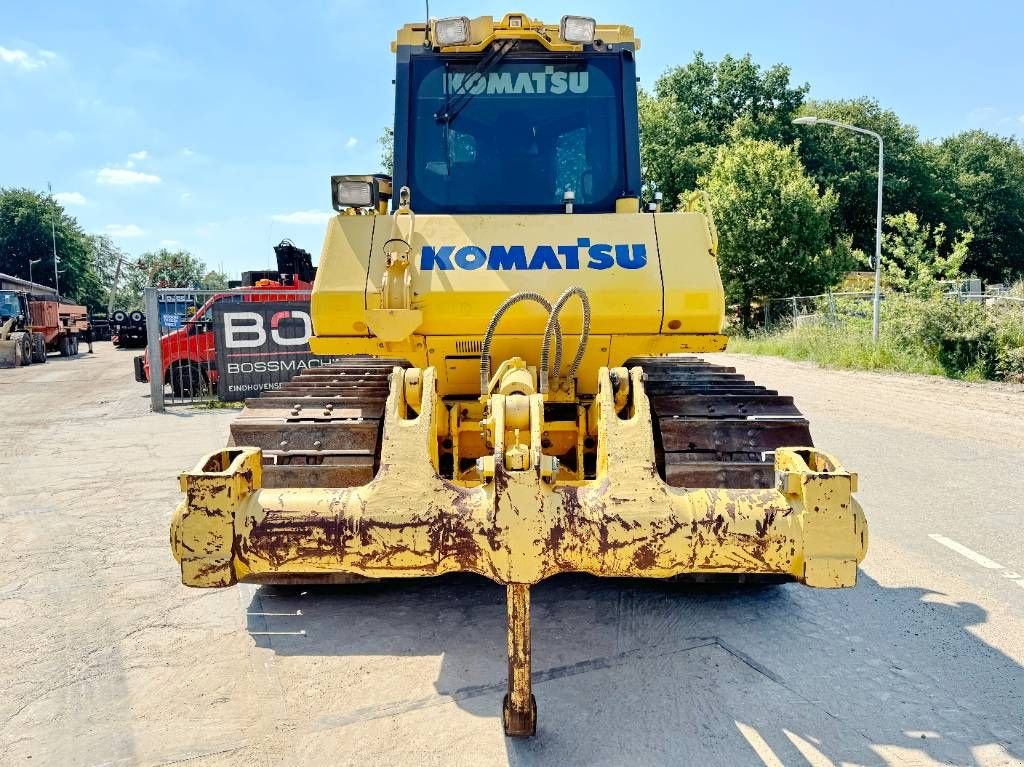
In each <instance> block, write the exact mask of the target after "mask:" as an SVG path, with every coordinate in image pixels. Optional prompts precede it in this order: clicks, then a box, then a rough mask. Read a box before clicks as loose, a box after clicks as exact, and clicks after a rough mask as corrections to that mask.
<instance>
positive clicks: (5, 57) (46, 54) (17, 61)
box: [0, 46, 57, 72]
mask: <svg viewBox="0 0 1024 767" xmlns="http://www.w3.org/2000/svg"><path fill="white" fill-rule="evenodd" d="M56 58H57V54H56V53H54V52H53V51H42V50H40V51H36V53H35V54H34V55H33V54H31V53H29V52H28V51H23V50H19V49H17V48H4V47H3V46H0V62H3V63H4V64H10V65H11V66H14V67H18V68H19V69H24V70H25V71H26V72H31V71H32V70H34V69H42V68H43V67H45V66H46V65H47V63H49V62H51V61H53V60H54V59H56Z"/></svg>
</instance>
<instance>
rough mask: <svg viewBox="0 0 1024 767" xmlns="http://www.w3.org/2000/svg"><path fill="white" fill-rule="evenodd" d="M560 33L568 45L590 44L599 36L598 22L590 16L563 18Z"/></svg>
mask: <svg viewBox="0 0 1024 767" xmlns="http://www.w3.org/2000/svg"><path fill="white" fill-rule="evenodd" d="M560 31H561V35H562V39H563V40H564V41H565V42H567V43H581V44H589V43H592V42H594V36H595V35H596V34H597V22H596V21H595V20H594V19H591V18H590V17H588V16H563V17H562V24H561V27H560Z"/></svg>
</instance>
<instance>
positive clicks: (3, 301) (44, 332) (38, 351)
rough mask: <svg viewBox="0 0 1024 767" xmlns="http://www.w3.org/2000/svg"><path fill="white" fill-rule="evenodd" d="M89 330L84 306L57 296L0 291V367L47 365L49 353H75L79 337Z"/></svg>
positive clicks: (70, 354)
mask: <svg viewBox="0 0 1024 767" xmlns="http://www.w3.org/2000/svg"><path fill="white" fill-rule="evenodd" d="M88 327H89V312H88V310H87V309H86V308H85V307H84V306H79V305H77V304H70V303H65V302H64V301H63V300H62V299H61V298H59V297H58V296H56V295H45V296H34V295H31V294H30V293H28V292H26V291H21V290H0V367H15V366H18V365H30V364H32V363H33V362H46V355H47V353H49V352H53V351H55V352H59V353H60V355H61V356H63V357H74V356H76V355H77V354H78V343H79V334H81V333H84V332H85V331H86V330H87V329H88Z"/></svg>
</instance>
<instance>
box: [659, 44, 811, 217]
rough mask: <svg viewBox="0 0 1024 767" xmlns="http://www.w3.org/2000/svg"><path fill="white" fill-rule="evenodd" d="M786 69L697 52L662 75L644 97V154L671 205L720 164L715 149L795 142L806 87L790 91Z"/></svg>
mask: <svg viewBox="0 0 1024 767" xmlns="http://www.w3.org/2000/svg"><path fill="white" fill-rule="evenodd" d="M789 78H790V70H789V68H788V67H785V66H782V65H781V64H776V65H775V66H773V67H770V68H769V69H767V70H762V69H761V67H759V66H758V65H757V64H755V63H754V62H753V60H752V59H751V57H750V55H749V54H747V55H746V56H744V57H742V58H738V59H737V58H733V57H732V56H725V57H724V58H723V59H722V60H721V61H718V62H715V61H708V60H707V59H705V58H704V54H702V53H700V52H698V53H697V54H696V55H695V56H694V59H693V61H692V62H690V63H689V64H687V65H686V66H682V67H676V68H674V69H670V70H668V71H667V72H665V74H663V75H662V76H661V77H659V78H658V80H657V82H656V83H655V85H654V93H653V94H646V93H643V92H641V94H640V154H641V158H642V165H643V167H644V170H645V180H646V181H649V182H653V184H654V185H655V186H656V188H657V189H658V190H660V191H661V192H662V193H663V195H664V198H665V201H666V203H668V205H670V206H671V205H672V204H673V203H674V202H675V201H676V200H677V199H678V198H679V195H680V194H681V193H682V192H684V191H686V190H688V189H693V188H694V186H695V185H696V181H697V177H698V176H700V175H702V174H705V173H707V172H708V171H709V170H710V168H711V165H712V163H713V162H714V161H715V150H716V149H717V148H718V147H719V146H721V145H722V144H725V143H727V142H729V141H730V140H732V139H733V138H736V137H737V136H742V137H744V138H754V139H766V140H771V141H776V142H777V143H780V144H788V143H790V142H791V141H792V140H793V139H794V138H795V136H796V129H795V128H794V126H793V125H791V121H792V118H793V116H794V115H795V114H796V111H797V109H799V107H800V105H801V104H802V103H803V100H804V96H805V95H806V93H807V90H808V86H807V85H800V86H796V87H794V86H791V85H790V82H789Z"/></svg>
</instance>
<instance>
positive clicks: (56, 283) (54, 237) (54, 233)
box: [46, 181, 60, 296]
mask: <svg viewBox="0 0 1024 767" xmlns="http://www.w3.org/2000/svg"><path fill="white" fill-rule="evenodd" d="M46 189H47V190H48V191H49V192H50V202H51V203H53V207H52V208H50V239H51V240H52V241H53V292H54V293H56V294H57V295H58V296H60V283H59V279H60V278H59V277H58V276H57V264H58V263H60V259H59V258H57V229H56V225H55V224H54V221H53V216H54V214H55V213H56V210H57V203H56V202H55V201H54V199H53V187H52V186H50V182H49V181H47V182H46Z"/></svg>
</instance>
